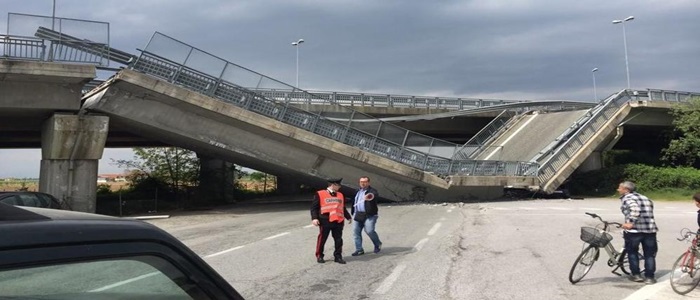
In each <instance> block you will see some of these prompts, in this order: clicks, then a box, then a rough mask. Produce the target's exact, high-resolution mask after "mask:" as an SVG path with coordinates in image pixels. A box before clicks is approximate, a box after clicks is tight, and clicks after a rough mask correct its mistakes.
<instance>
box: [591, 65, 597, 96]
mask: <svg viewBox="0 0 700 300" xmlns="http://www.w3.org/2000/svg"><path fill="white" fill-rule="evenodd" d="M595 72H598V68H593V70H591V73H592V74H593V99H595V101H596V102H598V91H596V88H595Z"/></svg>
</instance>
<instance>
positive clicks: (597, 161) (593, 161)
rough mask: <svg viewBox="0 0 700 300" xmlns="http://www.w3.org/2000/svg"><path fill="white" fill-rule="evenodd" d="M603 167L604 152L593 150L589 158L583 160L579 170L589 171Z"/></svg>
mask: <svg viewBox="0 0 700 300" xmlns="http://www.w3.org/2000/svg"><path fill="white" fill-rule="evenodd" d="M602 168H603V152H601V151H593V152H591V154H590V155H588V158H586V160H584V161H583V163H582V164H581V166H580V167H578V171H579V172H588V171H595V170H600V169H602Z"/></svg>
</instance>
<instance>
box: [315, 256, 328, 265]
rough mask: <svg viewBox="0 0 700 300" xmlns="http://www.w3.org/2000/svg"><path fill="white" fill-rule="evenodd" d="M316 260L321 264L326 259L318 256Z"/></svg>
mask: <svg viewBox="0 0 700 300" xmlns="http://www.w3.org/2000/svg"><path fill="white" fill-rule="evenodd" d="M316 262H317V263H319V264H322V263H324V262H326V260H325V259H323V257H319V258H318V259H316Z"/></svg>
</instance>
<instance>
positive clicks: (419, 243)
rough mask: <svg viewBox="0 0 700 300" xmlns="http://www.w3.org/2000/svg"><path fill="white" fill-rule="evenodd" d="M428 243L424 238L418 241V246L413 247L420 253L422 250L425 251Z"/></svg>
mask: <svg viewBox="0 0 700 300" xmlns="http://www.w3.org/2000/svg"><path fill="white" fill-rule="evenodd" d="M427 242H428V238H424V239H422V240H420V241H418V243H416V245H415V246H413V249H416V251H420V249H423V246H425V243H427Z"/></svg>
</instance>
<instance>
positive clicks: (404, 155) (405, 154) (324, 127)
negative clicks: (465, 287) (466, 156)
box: [130, 32, 537, 176]
mask: <svg viewBox="0 0 700 300" xmlns="http://www.w3.org/2000/svg"><path fill="white" fill-rule="evenodd" d="M156 52H158V53H159V54H156ZM161 55H162V56H161ZM130 67H131V68H132V69H134V70H137V71H140V72H143V73H146V74H149V75H151V76H155V77H158V78H161V79H163V80H166V81H168V82H171V83H173V84H176V85H180V86H182V87H184V88H187V89H190V90H193V91H196V92H199V93H202V94H204V95H208V96H211V97H214V98H218V99H220V100H222V101H224V102H227V103H231V104H234V105H237V106H239V107H242V108H245V109H247V110H249V111H252V112H255V113H259V114H261V115H264V116H267V117H270V118H274V119H276V120H278V121H281V122H284V123H286V124H289V125H292V126H295V127H298V128H301V129H304V130H307V131H310V132H313V133H316V134H319V135H321V136H324V137H327V138H330V139H333V140H335V141H338V142H341V143H344V144H346V145H350V146H353V147H356V148H359V149H362V150H365V151H368V152H371V153H374V154H377V155H380V156H383V157H386V158H389V159H392V160H394V161H397V162H399V163H402V164H406V165H409V166H412V167H415V168H418V169H421V170H424V171H427V172H433V173H436V174H442V175H450V174H465V175H482V176H494V175H511V176H513V175H523V174H525V173H526V172H530V173H531V172H532V169H535V170H536V169H537V164H533V163H529V162H517V161H513V162H505V161H473V160H452V159H451V158H452V156H453V155H454V154H455V151H456V150H457V149H458V147H460V145H457V144H454V143H450V142H446V141H442V140H438V139H434V138H432V137H429V136H426V135H423V134H420V133H417V132H413V131H409V130H406V129H404V128H401V127H399V126H396V125H393V124H390V123H386V122H381V121H379V122H355V121H357V120H365V119H374V118H373V117H372V116H370V115H367V114H363V113H360V112H357V111H355V110H352V109H350V108H347V107H345V106H340V105H338V108H339V111H334V112H332V113H324V112H319V113H314V112H309V111H305V110H302V109H299V108H297V107H294V106H292V105H290V102H281V101H275V100H273V99H268V98H266V97H265V96H263V95H261V94H259V93H256V92H255V90H259V89H261V88H263V89H275V90H278V89H279V90H292V91H293V92H294V93H295V94H298V95H304V96H303V98H304V99H310V100H309V103H326V104H336V105H337V102H334V101H336V100H328V99H322V98H319V97H316V96H315V95H313V94H311V93H308V92H306V91H303V90H300V89H297V88H295V87H292V86H290V85H287V84H284V83H282V82H280V81H277V80H275V79H272V78H269V77H267V76H264V75H262V74H259V73H256V72H254V71H251V70H249V69H246V68H244V67H241V66H238V65H236V64H233V63H230V62H228V61H226V60H223V59H221V58H219V57H216V56H214V55H211V54H209V53H207V52H204V51H202V50H199V49H197V48H194V47H192V46H189V45H187V44H185V43H182V42H180V41H178V40H175V39H173V38H171V37H168V36H166V35H163V34H161V33H158V32H156V33H155V34H154V35H153V37H152V38H151V40H150V41H149V42H148V45H147V46H146V48H145V50H143V51H142V52H141V55H140V56H139V57H138V59H137V60H136V61H135V63H133V64H132V65H131V66H130ZM234 82H235V83H234ZM244 86H248V87H253V88H254V89H255V90H251V89H248V88H244ZM300 98H302V97H300ZM329 118H341V119H347V121H344V122H340V121H333V120H331V119H329Z"/></svg>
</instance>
